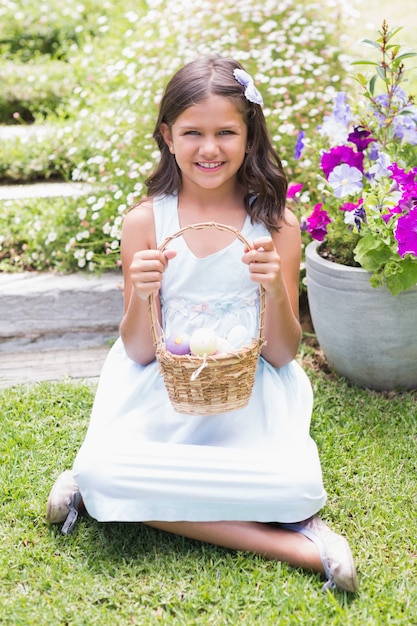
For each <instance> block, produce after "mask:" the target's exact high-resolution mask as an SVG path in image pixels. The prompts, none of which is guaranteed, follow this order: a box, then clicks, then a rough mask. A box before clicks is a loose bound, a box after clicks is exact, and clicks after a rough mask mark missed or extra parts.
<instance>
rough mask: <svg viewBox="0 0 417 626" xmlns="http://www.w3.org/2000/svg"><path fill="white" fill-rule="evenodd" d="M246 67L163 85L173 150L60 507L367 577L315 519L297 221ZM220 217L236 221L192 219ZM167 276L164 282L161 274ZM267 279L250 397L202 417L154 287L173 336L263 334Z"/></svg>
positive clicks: (142, 215) (194, 74)
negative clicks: (178, 367)
mask: <svg viewBox="0 0 417 626" xmlns="http://www.w3.org/2000/svg"><path fill="white" fill-rule="evenodd" d="M261 107H262V97H261V95H260V93H259V92H258V90H257V89H256V87H255V86H254V83H253V80H252V79H251V77H250V76H249V75H248V74H247V73H246V72H245V71H244V70H243V68H242V66H241V65H240V64H239V63H237V62H235V61H233V60H229V59H225V58H214V59H202V60H197V61H194V62H192V63H189V64H188V65H186V66H185V67H183V68H182V69H181V70H180V71H179V72H178V73H177V74H176V75H174V77H173V78H172V79H171V81H170V82H169V84H168V86H167V88H166V91H165V94H164V96H163V99H162V102H161V106H160V112H159V118H158V120H157V123H156V127H155V132H154V138H155V140H156V142H157V144H158V146H159V149H160V151H161V159H160V162H159V164H158V166H157V167H156V170H155V171H154V173H153V174H152V175H151V176H150V178H149V179H148V181H147V187H148V191H149V195H148V197H147V198H146V199H144V200H143V201H142V202H140V203H139V204H138V205H136V206H134V207H133V208H132V209H131V211H130V212H129V213H128V214H127V215H126V218H125V220H124V226H123V232H122V246H121V253H122V264H123V273H124V297H125V313H124V317H123V319H122V322H121V326H120V334H121V337H120V338H119V339H118V341H117V342H116V344H115V345H114V346H113V348H112V349H111V351H110V353H109V355H108V358H107V360H106V363H105V365H104V368H103V372H102V375H101V379H100V383H99V386H98V389H97V394H96V398H95V402H94V407H93V411H92V416H91V421H90V425H89V428H88V432H87V435H86V438H85V441H84V443H83V445H82V447H81V449H80V450H79V452H78V454H77V457H76V459H75V463H74V466H73V469H72V471H66V472H64V473H63V474H61V476H60V477H59V478H58V480H57V482H56V483H55V485H54V487H53V489H52V491H51V494H50V496H49V499H48V505H47V519H48V521H50V522H52V523H60V522H63V521H65V520H66V521H65V524H64V527H63V532H64V533H67V532H69V530H71V528H72V526H73V524H74V522H75V519H76V517H77V509H78V507H79V505H80V503H81V501H82V503H83V505H84V506H85V508H86V510H87V511H88V513H89V514H90V515H91V516H93V517H94V518H96V519H97V520H100V521H115V520H118V521H141V522H143V523H146V524H148V525H150V526H153V527H155V528H158V529H162V530H165V531H169V532H173V533H177V534H180V535H183V536H185V537H190V538H193V539H199V540H201V541H205V542H210V543H213V544H217V545H220V546H224V547H227V548H230V549H235V550H248V551H252V552H255V553H258V554H262V555H264V556H265V557H267V558H269V559H277V560H280V561H286V562H288V563H289V564H290V565H292V566H294V567H303V568H305V569H310V570H313V571H315V572H320V573H321V574H323V575H324V576H325V577H326V579H327V582H326V584H325V587H327V588H328V587H337V588H339V589H344V590H347V591H356V589H357V577H356V571H355V566H354V563H353V559H352V555H351V552H350V549H349V546H348V544H347V542H346V540H345V539H344V538H343V537H341V536H339V535H336V534H335V533H334V532H333V531H331V530H330V529H329V528H328V527H327V526H326V525H325V524H324V522H322V521H321V520H320V519H319V518H318V517H317V515H316V514H317V512H318V511H319V510H320V509H321V507H322V506H323V505H324V503H325V500H326V493H325V491H324V488H323V484H322V476H321V467H320V461H319V458H318V453H317V448H316V445H315V443H314V442H313V441H312V439H311V438H310V435H309V427H310V418H311V411H312V391H311V387H310V384H309V381H308V379H307V377H306V375H305V373H304V371H303V370H302V369H301V367H300V366H299V365H298V364H297V362H296V361H295V360H294V358H295V356H296V352H297V349H298V345H299V342H300V337H301V330H300V324H299V321H298V279H299V267H300V254H301V242H300V230H299V226H298V223H297V221H296V219H295V218H294V216H293V214H292V213H291V212H289V211H288V210H287V209H286V208H285V198H286V190H287V181H286V178H285V174H284V172H283V170H282V166H281V162H280V159H279V158H278V156H277V154H276V153H275V151H274V149H273V147H272V143H271V139H270V137H269V134H268V130H267V127H266V122H265V118H264V115H263V112H262V108H261ZM208 221H213V222H220V223H223V224H227V225H229V226H233V227H235V228H237V229H239V230H240V231H241V232H242V234H243V235H244V236H245V237H246V239H248V240H249V241H251V242H253V249H251V250H244V249H243V248H242V244H241V243H240V242H239V241H238V240H237V239H235V238H234V236H233V235H232V234H231V233H230V231H218V230H216V231H213V229H204V230H198V231H197V230H194V231H193V230H187V231H186V232H185V234H184V236H183V237H182V238H181V237H179V238H177V239H174V240H173V241H172V242H171V244H170V245H169V247H168V248H167V249H166V250H165V251H164V252H160V251H158V250H157V248H158V245H159V244H160V243H161V242H162V241H163V240H164V239H165V238H166V237H167V236H169V235H171V234H173V233H174V232H176V231H177V230H179V228H180V227H184V226H188V225H190V224H195V223H198V222H208ZM162 279H163V280H162ZM259 284H261V285H263V287H264V289H265V294H266V309H265V339H266V344H265V345H264V346H263V348H262V354H261V357H260V358H259V363H258V368H257V372H256V377H255V384H254V388H253V393H252V396H251V399H250V402H249V404H248V406H247V407H245V408H243V409H239V410H236V411H232V412H230V413H227V414H219V415H210V416H189V415H182V414H180V413H178V412H176V411H175V410H174V409H173V408H172V406H171V404H170V401H169V398H168V395H167V391H166V389H165V386H164V382H163V379H162V377H161V375H160V373H159V369H158V364H157V362H156V361H155V349H154V345H153V341H152V336H151V332H150V320H149V313H148V304H147V299H148V297H149V295H150V294H155V295H157V298H156V302H157V304H158V307H159V310H160V320H161V324H162V326H163V328H164V332H165V334H166V335H169V334H170V333H171V332H173V331H176V332H178V330H181V331H182V332H187V333H191V332H192V331H193V330H194V329H197V328H202V327H210V328H212V329H214V330H215V331H216V332H217V333H218V334H219V335H226V334H227V332H228V330H230V328H231V327H232V326H234V325H236V324H243V325H245V326H246V328H248V329H250V331H251V333H252V334H255V332H256V328H257V322H258V309H259V306H258V300H259V295H258V294H259Z"/></svg>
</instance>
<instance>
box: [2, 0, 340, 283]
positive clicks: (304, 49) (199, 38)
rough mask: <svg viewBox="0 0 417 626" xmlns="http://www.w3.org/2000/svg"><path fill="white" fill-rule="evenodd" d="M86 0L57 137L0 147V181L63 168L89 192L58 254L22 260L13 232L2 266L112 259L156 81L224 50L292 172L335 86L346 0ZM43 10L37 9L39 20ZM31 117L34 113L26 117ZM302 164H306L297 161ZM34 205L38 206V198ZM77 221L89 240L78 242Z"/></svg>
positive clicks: (143, 153) (44, 231) (54, 118)
mask: <svg viewBox="0 0 417 626" xmlns="http://www.w3.org/2000/svg"><path fill="white" fill-rule="evenodd" d="M12 4H13V3H12ZM31 4H32V3H31ZM45 5H48V6H49V7H50V14H51V15H54V14H56V15H59V16H61V17H60V20H58V22H59V24H60V25H61V26H62V28H63V29H64V30H65V28H64V24H63V22H64V19H63V15H64V8H59V7H61V3H59V2H58V0H49V1H48V2H46V1H45V2H44V3H42V6H45ZM87 5H88V6H90V7H92V9H93V10H92V11H91V13H89V14H88V11H87V9H86V10H85V11H84V12H82V16H83V17H82V19H83V20H85V23H84V22H82V20H81V17H80V15H81V13H80V15H79V16H77V18H76V19H77V20H78V22H77V23H78V25H79V26H80V27H81V26H82V28H83V33H84V35H83V38H82V40H81V38H80V39H79V40H77V41H75V40H71V42H70V44H69V46H68V49H67V53H66V56H65V58H66V62H67V63H68V64H70V65H71V68H72V70H73V72H74V76H75V78H76V86H75V88H74V90H73V92H72V94H71V97H70V98H67V97H66V96H65V94H62V97H61V101H60V103H59V105H58V107H57V108H56V109H55V110H51V111H50V112H49V111H48V112H47V113H46V115H45V117H44V120H43V121H44V122H46V123H47V124H48V125H51V126H52V127H55V128H56V129H57V130H56V133H55V134H54V133H53V132H52V133H51V134H45V137H44V139H43V141H40V142H39V141H37V140H35V139H33V140H30V141H28V142H27V143H24V142H22V141H20V143H19V142H16V145H15V146H14V147H13V148H12V149H11V150H10V149H8V148H7V147H6V148H4V147H0V178H2V179H3V181H6V180H7V179H12V180H17V179H18V178H19V177H21V178H22V180H26V181H27V180H33V178H34V173H35V172H36V178H38V177H42V176H43V175H44V176H45V177H48V176H49V177H53V176H60V177H61V178H63V179H67V180H74V181H85V182H88V183H90V184H92V185H95V186H96V187H97V190H96V192H95V193H93V194H91V195H89V196H87V197H85V198H82V199H79V200H78V201H77V203H76V207H75V212H74V215H72V216H71V217H69V214H68V213H65V214H66V215H67V218H66V219H68V224H67V226H68V228H67V229H66V230H65V229H64V231H63V232H65V235H63V239H62V240H61V239H60V238H57V239H56V241H55V246H56V247H58V245H59V246H60V248H59V254H58V253H57V254H55V255H52V254H49V252H48V253H47V254H45V255H35V256H36V258H32V259H28V258H27V256H24V255H23V252H22V251H21V247H20V248H19V247H18V246H16V245H14V243H13V241H12V239H13V237H12V239H10V238H9V239H8V241H7V242H6V241H4V242H3V261H2V267H3V268H6V266H7V262H8V261H7V259H10V263H11V265H12V266H13V267H17V266H20V267H33V268H34V269H47V268H56V269H59V270H63V271H70V270H72V269H73V268H74V262H75V265H76V267H79V268H83V269H84V268H87V269H88V270H90V271H94V270H96V269H106V268H114V267H115V263H116V261H117V260H118V254H117V252H118V247H119V243H120V225H121V221H122V219H123V215H124V214H125V212H126V210H127V209H128V207H129V205H131V204H132V202H133V201H135V200H136V199H138V198H139V197H140V196H141V195H142V194H143V192H144V180H145V179H146V177H147V176H148V175H149V172H150V170H151V169H152V168H153V167H154V164H155V159H156V158H157V152H156V146H155V144H154V142H153V140H152V137H151V133H152V130H153V124H154V121H155V119H156V115H157V106H158V102H159V100H160V98H161V95H162V91H163V88H164V86H165V84H166V82H167V80H168V79H169V78H170V76H171V75H172V74H173V73H174V72H175V71H176V70H177V69H178V68H179V67H180V66H181V65H183V64H184V63H186V62H188V61H190V60H192V59H193V58H195V57H196V56H202V55H205V56H207V55H216V54H222V55H227V56H231V57H234V58H236V59H237V60H239V61H241V62H242V63H243V64H244V66H245V67H246V68H247V70H248V71H249V72H250V73H252V74H253V76H254V79H255V81H256V83H257V86H258V87H259V89H260V91H261V92H262V95H263V97H264V101H265V107H264V112H265V116H266V118H267V122H268V125H269V128H270V130H271V134H272V137H273V141H274V144H275V146H276V148H277V151H278V153H279V154H280V156H281V158H282V160H283V163H284V166H285V168H286V171H287V173H288V175H289V178H290V179H292V178H294V177H295V176H296V175H298V174H299V171H298V168H299V167H300V166H299V164H298V162H297V161H296V160H295V159H294V148H295V143H296V139H297V136H298V133H299V130H301V129H303V130H305V131H306V134H308V131H309V129H310V128H312V127H314V126H316V125H317V123H318V121H319V120H321V118H322V115H323V112H324V111H325V110H327V109H328V106H329V102H331V101H332V99H333V96H334V93H335V92H336V91H337V90H339V89H340V88H342V87H343V83H344V77H345V76H346V66H347V61H348V60H347V59H346V57H345V56H344V55H343V54H342V53H341V51H340V47H339V43H338V36H339V30H338V29H339V26H338V24H339V21H338V20H339V19H340V17H341V16H342V17H343V10H345V9H346V3H345V2H344V0H326V2H321V3H320V4H318V3H317V4H315V3H308V2H299V1H298V0H297V1H296V0H285V1H283V2H280V3H277V2H276V0H262V1H260V0H223V2H222V3H221V6H220V7H219V6H218V4H217V3H214V2H212V1H211V0H194V1H192V2H191V0H181V1H167V0H149V1H148V2H147V3H146V4H145V3H144V2H134V1H133V0H132V1H127V2H125V3H123V5H122V6H121V5H120V3H118V2H116V1H115V0H105V1H104V2H103V6H102V11H101V12H100V11H99V10H98V3H96V2H92V0H90V2H89V3H85V6H87ZM324 5H325V6H324ZM34 6H35V5H34ZM40 6H41V5H39V6H38V5H36V7H38V8H36V9H34V10H35V13H36V11H37V15H38V19H39V14H40V10H41V9H40ZM57 7H58V8H57ZM42 10H43V11H44V9H42ZM74 10H75V9H74ZM87 14H88V15H87ZM0 17H1V16H0ZM72 19H73V22H74V23H75V21H76V19H75V18H72ZM33 21H34V20H33ZM51 23H52V22H51ZM87 26H88V29H87ZM87 30H88V33H87ZM0 71H1V63H0ZM40 115H41V111H40V110H38V112H37V113H36V114H35V115H34V117H35V123H37V122H38V121H39V120H40V119H41V118H40ZM303 165H304V167H307V168H308V163H306V162H305V161H304V162H303ZM35 209H36V210H39V211H41V203H36V207H34V206H33V210H35ZM46 213H47V214H48V215H49V219H50V220H51V223H47V222H46V221H42V224H41V225H40V230H39V231H37V233H38V235H39V236H38V235H37V241H38V244H39V245H41V244H40V242H41V241H43V242H46V241H49V240H48V233H49V232H50V231H51V230H53V229H54V228H55V226H54V223H53V222H54V214H53V212H48V211H46ZM10 215H11V214H10V213H9V219H11V218H10ZM86 229H87V230H89V237H88V245H87V241H86V239H83V238H82V237H81V238H80V233H84V234H85V232H86ZM55 230H56V228H55ZM16 236H17V234H16ZM42 237H43V239H42ZM64 239H65V241H64ZM44 245H46V244H45V243H44ZM48 245H49V243H48ZM29 247H30V246H29ZM12 250H13V251H14V252H13V254H12ZM19 250H20V252H19ZM8 251H9V253H8ZM26 252H27V249H26ZM87 254H88V259H87ZM12 257H13V259H14V260H13V261H12V260H11V259H12ZM18 257H20V258H21V259H22V261H21V263H20V262H18V261H17V258H18ZM23 259H25V260H23ZM19 263H20V265H19Z"/></svg>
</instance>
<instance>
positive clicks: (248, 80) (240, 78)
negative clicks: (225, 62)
mask: <svg viewBox="0 0 417 626" xmlns="http://www.w3.org/2000/svg"><path fill="white" fill-rule="evenodd" d="M233 76H234V77H235V78H236V80H237V82H238V83H240V84H241V85H243V87H244V88H245V98H246V100H249V102H253V103H254V104H259V105H260V106H262V105H263V103H264V101H263V99H262V96H261V94H260V93H259V91H258V90H257V89H256V87H255V83H254V82H253V78H252V76H250V75H249V74H248V73H247V72H245V70H240V69H239V68H236V69H235V70H234V71H233Z"/></svg>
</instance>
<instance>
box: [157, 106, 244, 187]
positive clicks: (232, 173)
mask: <svg viewBox="0 0 417 626" xmlns="http://www.w3.org/2000/svg"><path fill="white" fill-rule="evenodd" d="M161 132H162V135H163V137H164V139H165V141H166V143H167V144H168V146H169V148H170V149H171V152H173V153H174V154H175V159H176V161H177V164H178V167H179V168H180V170H181V173H182V182H183V188H184V189H186V188H187V185H188V186H189V185H191V186H192V187H191V188H193V189H196V188H202V189H207V190H208V189H219V188H221V187H222V188H227V187H228V186H229V187H230V189H231V190H233V189H234V186H235V184H236V174H237V172H238V170H239V168H240V166H241V165H242V163H243V160H244V158H245V153H246V148H247V135H248V131H247V126H246V123H245V122H244V120H243V116H242V114H241V113H240V112H239V110H238V109H237V107H236V105H235V104H234V103H233V102H232V101H231V100H229V99H228V98H225V97H223V96H210V97H209V98H208V99H207V100H202V101H201V102H199V103H198V104H195V105H193V106H191V107H189V108H188V109H186V110H185V111H183V113H181V115H180V116H179V117H178V118H177V119H176V121H175V122H174V124H173V125H172V126H171V127H168V126H167V125H166V124H162V126H161ZM189 188H190V187H189Z"/></svg>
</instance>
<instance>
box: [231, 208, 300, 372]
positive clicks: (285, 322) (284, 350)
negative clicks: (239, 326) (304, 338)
mask: <svg viewBox="0 0 417 626" xmlns="http://www.w3.org/2000/svg"><path fill="white" fill-rule="evenodd" d="M253 245H254V250H251V251H249V252H247V253H245V255H244V257H243V261H244V262H245V263H247V264H248V265H249V271H250V274H251V278H252V280H255V281H256V282H259V283H262V284H263V286H264V288H265V339H266V342H267V343H266V345H265V346H264V347H263V349H262V356H264V357H265V359H267V360H268V361H269V362H270V363H271V365H273V366H274V367H282V366H284V365H286V364H287V363H289V362H290V361H292V360H293V359H294V357H295V356H296V354H297V350H298V347H299V344H300V340H301V326H300V322H299V305H298V301H299V274H300V261H301V236H300V228H299V224H298V221H297V219H296V218H295V216H294V215H293V214H292V213H291V212H290V211H289V210H287V212H286V223H283V224H282V227H281V230H280V231H279V233H274V234H273V235H272V237H261V238H259V239H256V240H255V241H254V242H253Z"/></svg>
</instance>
